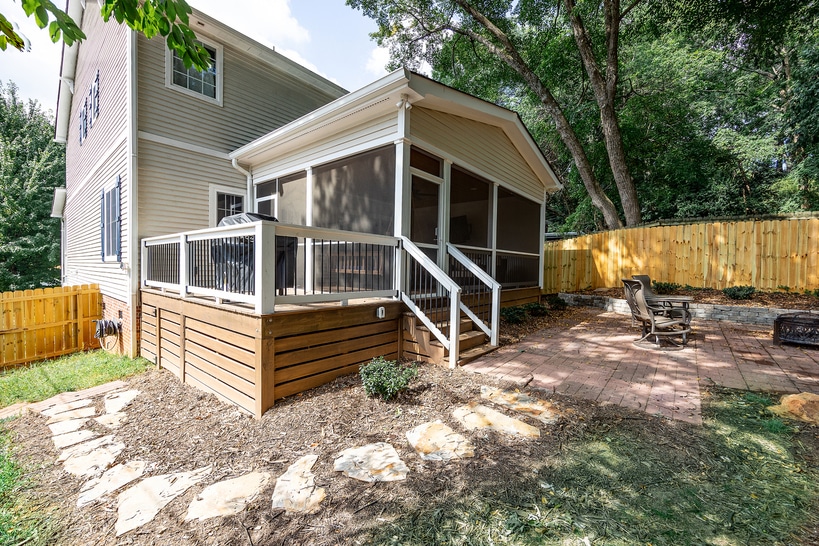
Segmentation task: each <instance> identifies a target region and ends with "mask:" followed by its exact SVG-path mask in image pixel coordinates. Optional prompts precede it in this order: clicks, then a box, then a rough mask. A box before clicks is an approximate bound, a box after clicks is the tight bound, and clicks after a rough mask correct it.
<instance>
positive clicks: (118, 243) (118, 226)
mask: <svg viewBox="0 0 819 546" xmlns="http://www.w3.org/2000/svg"><path fill="white" fill-rule="evenodd" d="M113 194H114V203H113V205H114V219H115V220H114V222H115V224H114V245H115V250H116V253H117V261H118V262H121V261H122V207H121V206H120V199H119V195H120V178H119V175H117V185H116V186H114V191H113Z"/></svg>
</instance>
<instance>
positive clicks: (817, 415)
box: [768, 392, 819, 425]
mask: <svg viewBox="0 0 819 546" xmlns="http://www.w3.org/2000/svg"><path fill="white" fill-rule="evenodd" d="M768 411H771V412H773V413H774V414H776V415H778V416H780V417H785V418H787V419H799V420H800V421H805V422H806V423H813V424H815V425H816V424H819V395H816V394H813V393H809V392H803V393H800V394H786V395H785V396H783V397H782V398H781V399H780V400H779V405H778V406H770V407H769V408H768Z"/></svg>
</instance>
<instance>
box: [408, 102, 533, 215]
mask: <svg viewBox="0 0 819 546" xmlns="http://www.w3.org/2000/svg"><path fill="white" fill-rule="evenodd" d="M410 114H411V116H412V119H411V122H410V133H411V135H412V138H418V139H420V140H422V141H424V142H426V143H428V144H431V145H432V146H435V147H437V148H439V149H441V150H443V151H446V152H448V153H450V154H452V156H453V157H455V158H456V161H455V163H456V164H457V163H458V161H457V159H461V160H462V161H464V162H466V163H467V164H468V165H471V166H474V167H475V168H477V169H480V170H481V171H483V172H484V173H486V174H488V175H490V176H492V177H494V178H495V179H497V180H498V181H500V182H503V183H504V184H505V185H506V186H508V187H510V188H514V189H516V190H517V191H518V192H520V193H522V194H524V195H526V196H527V197H530V198H531V199H534V200H535V201H537V202H538V203H540V202H542V201H543V190H544V187H543V184H542V183H541V181H540V180H539V179H538V178H537V176H535V174H534V173H533V172H532V169H531V168H530V167H529V165H528V164H527V163H526V160H524V159H523V157H522V156H521V155H520V153H519V152H518V151H517V149H516V148H515V146H514V145H513V144H512V142H511V141H510V140H509V138H508V137H507V136H506V133H504V132H503V130H502V129H500V128H498V127H494V126H492V125H487V124H484V123H480V122H477V121H473V120H470V119H466V118H463V117H460V116H455V115H452V114H446V113H443V112H439V111H433V110H429V109H426V108H421V107H418V106H417V105H416V107H414V108H413V109H412V110H410Z"/></svg>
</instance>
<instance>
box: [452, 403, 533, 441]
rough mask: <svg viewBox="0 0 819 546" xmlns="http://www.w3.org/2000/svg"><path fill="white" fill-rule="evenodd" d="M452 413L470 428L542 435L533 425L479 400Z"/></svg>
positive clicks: (517, 434) (523, 434) (529, 435)
mask: <svg viewBox="0 0 819 546" xmlns="http://www.w3.org/2000/svg"><path fill="white" fill-rule="evenodd" d="M452 415H453V416H454V417H455V419H457V420H458V421H459V422H460V423H461V424H462V425H463V426H464V427H466V428H467V429H469V430H475V429H483V430H493V431H496V432H502V433H504V434H512V435H516V436H525V437H527V438H538V437H539V436H540V430H539V429H537V428H535V427H533V426H532V425H527V424H526V423H524V422H523V421H521V420H519V419H513V418H512V417H507V416H506V415H504V414H502V413H501V412H499V411H496V410H493V409H492V408H488V407H486V406H483V405H481V404H478V403H477V402H470V403H469V404H468V405H466V406H461V407H459V408H455V411H454V412H452Z"/></svg>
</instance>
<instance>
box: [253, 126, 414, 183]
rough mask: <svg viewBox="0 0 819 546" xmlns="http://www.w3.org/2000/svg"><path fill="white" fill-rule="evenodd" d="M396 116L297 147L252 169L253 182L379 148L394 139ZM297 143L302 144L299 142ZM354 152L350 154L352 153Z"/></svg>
mask: <svg viewBox="0 0 819 546" xmlns="http://www.w3.org/2000/svg"><path fill="white" fill-rule="evenodd" d="M397 131H398V116H397V115H395V114H394V113H389V114H388V115H385V116H382V117H380V118H376V119H372V120H368V121H367V122H366V123H362V124H359V125H356V126H354V127H351V128H349V129H347V130H345V131H343V132H341V133H336V134H333V135H331V136H328V137H326V138H324V139H322V140H319V141H315V142H314V141H310V142H309V145H306V144H305V145H298V146H296V148H295V149H294V150H293V151H290V152H284V151H283V152H282V154H281V157H280V158H277V159H276V160H275V161H272V162H270V163H265V164H262V165H257V166H254V167H253V180H254V182H256V183H259V182H263V181H264V180H265V179H270V178H271V177H273V176H277V175H282V174H285V173H291V172H294V171H296V170H297V169H304V168H306V167H307V166H312V167H315V166H316V165H320V164H323V163H327V162H328V161H332V160H335V159H339V158H341V157H344V156H347V155H352V154H353V153H358V152H361V151H363V150H367V149H372V148H375V147H378V146H383V145H384V144H385V143H388V142H392V140H393V139H395V138H396V137H397ZM299 142H302V140H301V139H299ZM353 150H354V151H353Z"/></svg>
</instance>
